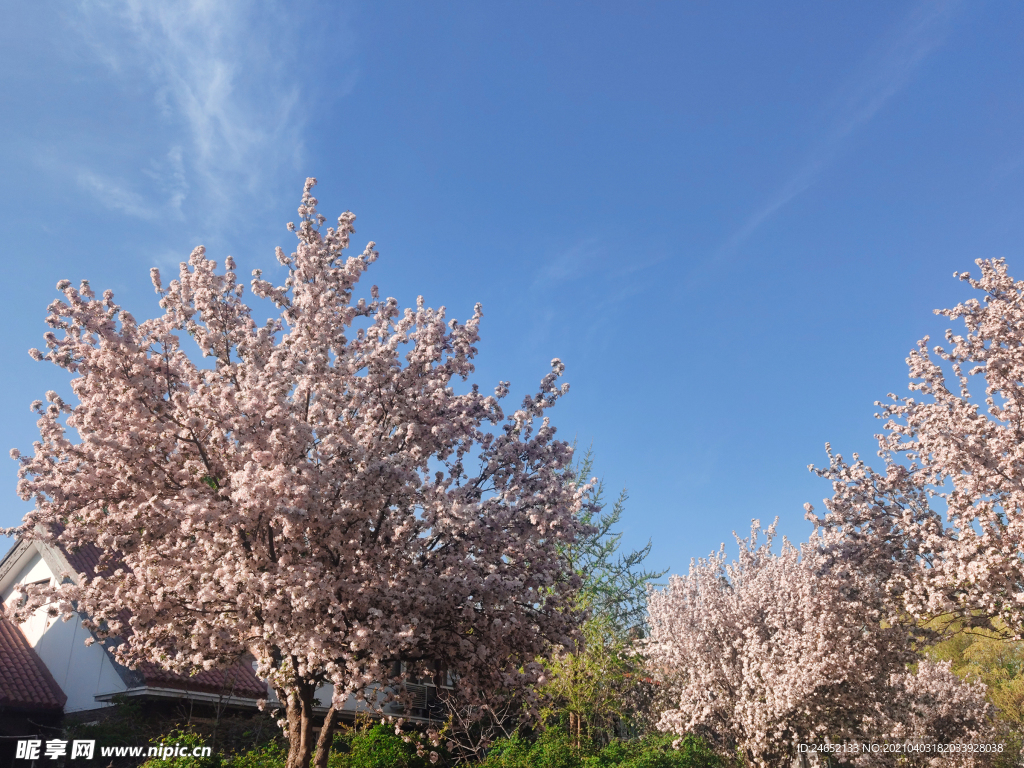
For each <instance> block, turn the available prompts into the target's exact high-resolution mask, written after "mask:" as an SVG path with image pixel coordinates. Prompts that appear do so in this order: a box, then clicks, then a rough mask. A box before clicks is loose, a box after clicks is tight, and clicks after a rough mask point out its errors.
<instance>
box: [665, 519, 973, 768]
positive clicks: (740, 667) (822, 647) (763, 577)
mask: <svg viewBox="0 0 1024 768" xmlns="http://www.w3.org/2000/svg"><path fill="white" fill-rule="evenodd" d="M759 530H760V525H759V523H757V522H756V521H755V523H754V526H753V529H752V531H751V536H750V538H749V539H746V540H744V539H739V538H738V537H737V541H738V543H739V559H738V560H736V561H734V562H731V563H729V562H727V561H726V555H725V550H724V546H723V548H722V549H721V550H719V552H718V553H715V554H712V555H711V556H710V557H708V558H707V559H701V560H699V561H696V562H694V563H691V566H690V571H689V573H688V574H687V575H686V576H673V577H672V578H671V579H670V581H669V584H668V587H667V588H666V589H664V590H662V591H655V592H652V593H651V595H650V597H649V610H650V629H651V633H650V638H649V640H648V641H647V647H646V651H647V655H648V663H649V665H650V669H651V671H652V673H653V674H654V675H655V676H656V678H657V679H658V680H659V681H660V682H661V683H662V684H663V685H665V686H667V687H668V689H669V690H671V691H672V701H673V702H674V706H672V707H671V708H668V709H666V710H665V711H664V712H663V713H662V714H661V719H660V721H659V723H658V726H659V727H660V728H661V729H662V730H665V731H671V732H674V733H686V732H697V733H702V734H705V735H707V736H708V737H709V738H710V739H711V741H712V742H713V743H714V744H715V745H716V746H717V748H718V749H720V751H721V752H722V754H723V755H735V754H736V752H737V751H739V752H740V753H741V754H742V755H743V756H744V759H745V760H746V761H747V762H748V763H749V764H750V765H753V766H758V767H759V768H777V767H778V766H782V765H788V764H789V762H790V761H791V760H792V759H793V758H794V757H795V756H797V754H798V747H799V745H800V744H822V743H833V744H843V743H850V744H856V743H861V742H864V741H876V742H882V741H884V740H886V739H892V738H899V739H901V740H903V739H905V738H914V739H927V740H930V741H946V742H948V741H955V740H959V739H965V738H968V739H969V738H975V737H976V736H978V735H979V734H980V733H981V730H982V728H983V724H984V721H985V716H986V715H987V711H988V710H987V707H988V705H987V704H986V703H985V699H984V690H983V689H982V688H979V687H977V686H967V685H965V684H962V683H960V681H959V680H958V678H956V677H955V676H954V675H952V673H950V672H949V670H948V668H946V667H937V666H936V665H929V664H928V663H927V662H922V664H921V665H920V671H919V673H918V675H910V674H908V672H907V664H908V663H909V662H912V661H914V660H915V659H916V656H915V654H914V650H913V645H912V638H911V637H910V635H909V634H908V632H907V631H906V629H905V628H903V627H900V626H892V625H888V624H887V623H886V622H885V621H884V618H885V612H884V601H883V597H884V595H883V593H881V592H880V590H879V589H878V588H877V584H876V582H875V581H874V580H873V579H872V577H871V575H870V574H866V573H863V572H861V571H858V570H857V569H850V568H848V567H847V565H846V564H844V563H843V562H842V560H841V559H838V558H837V557H836V556H835V554H836V553H835V545H836V543H837V536H836V534H833V533H823V534H815V535H814V536H812V538H811V540H810V542H808V543H807V544H804V545H802V546H801V547H800V548H797V547H795V546H793V545H792V544H790V543H789V542H788V541H785V540H784V541H783V545H782V548H781V552H780V553H778V554H775V553H773V552H772V549H771V545H772V541H773V538H774V536H775V525H774V524H773V525H772V526H770V527H769V528H768V529H767V531H766V536H765V537H764V540H763V541H761V542H760V543H759V541H758V539H759V536H758V534H759ZM940 689H941V690H940ZM937 691H938V693H937ZM809 757H810V762H811V763H812V764H818V762H817V760H818V757H819V754H818V753H813V752H812V753H809ZM876 757H877V756H876ZM875 764H880V763H875ZM946 764H952V763H946ZM965 764H966V763H965Z"/></svg>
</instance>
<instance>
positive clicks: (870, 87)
mask: <svg viewBox="0 0 1024 768" xmlns="http://www.w3.org/2000/svg"><path fill="white" fill-rule="evenodd" d="M958 4H959V0H922V2H919V3H918V5H917V6H916V7H915V8H914V10H913V11H912V12H911V13H910V14H909V15H908V16H907V18H906V19H905V20H904V21H903V23H902V24H901V25H899V26H898V27H897V28H896V29H894V30H892V31H891V32H890V33H889V34H888V35H886V36H885V37H884V38H883V39H882V40H881V41H880V43H879V44H878V45H877V46H876V47H875V48H874V49H873V50H872V51H871V52H870V53H869V54H868V55H867V56H866V57H865V59H864V61H863V62H862V63H861V65H860V67H858V69H857V70H856V71H855V72H854V73H853V75H852V76H851V77H850V79H849V80H848V81H847V83H846V85H845V86H844V87H843V88H841V89H840V91H839V93H838V94H837V95H836V97H835V98H834V100H833V104H832V108H831V110H830V111H832V112H833V113H834V118H833V119H832V120H831V122H830V123H829V124H828V128H827V129H826V130H825V131H824V133H823V135H822V137H821V138H820V139H819V140H818V141H817V142H816V143H815V144H814V145H813V146H812V147H811V148H810V149H809V150H808V152H807V154H806V155H805V157H804V159H803V161H802V162H801V163H800V164H799V165H798V166H797V168H796V170H795V171H794V172H793V174H792V175H791V176H790V177H789V178H788V179H787V180H786V181H785V182H784V183H783V184H782V185H781V186H780V187H779V188H778V189H777V190H776V192H775V193H774V194H773V195H772V196H771V197H769V198H768V199H767V200H766V201H765V202H764V203H763V204H762V205H761V206H760V207H759V208H757V210H755V211H754V212H753V213H752V214H751V215H750V217H749V218H748V219H747V220H746V221H745V222H744V224H743V226H741V227H740V228H739V229H738V230H736V232H734V233H733V234H732V235H731V236H730V237H729V238H728V239H727V240H726V242H725V243H724V244H723V245H722V247H721V248H720V250H719V252H718V254H717V257H723V256H728V255H730V254H731V253H733V252H734V251H735V250H736V248H737V247H738V246H739V245H740V244H742V243H743V242H744V241H745V240H746V239H747V238H749V237H750V236H751V235H752V234H753V233H754V232H755V231H756V230H757V229H758V228H759V227H760V226H761V225H762V224H764V223H765V222H766V221H768V220H769V219H771V218H772V217H773V216H774V215H775V214H776V213H778V212H779V211H780V210H781V209H782V208H784V207H785V206H786V205H787V204H788V203H789V202H790V201H792V200H793V199H794V198H795V197H797V196H798V195H800V194H801V193H802V192H805V191H806V190H807V189H809V188H810V187H811V186H813V185H814V184H815V182H817V181H818V179H819V178H820V176H821V174H822V173H823V172H824V171H825V170H826V169H827V168H828V166H829V165H830V164H831V163H832V161H833V160H834V159H835V158H836V156H837V155H838V154H839V152H841V151H842V149H843V146H844V145H845V144H846V142H847V140H848V139H849V138H850V137H851V136H852V135H853V134H854V133H856V131H857V130H859V129H860V128H862V127H863V126H865V125H866V124H867V123H868V122H870V121H871V119H872V118H873V117H875V115H877V114H878V113H879V111H881V109H882V108H883V107H884V106H885V105H886V104H887V103H888V102H889V101H890V100H891V99H892V98H893V97H894V96H896V95H897V94H898V93H899V92H900V91H902V90H903V89H904V88H905V87H906V86H907V85H908V84H909V83H910V81H911V80H912V79H913V77H914V75H915V73H916V72H917V71H918V69H920V67H921V65H922V64H923V63H924V62H925V60H926V59H927V58H928V57H929V56H930V55H931V54H932V53H933V52H934V51H935V50H936V49H937V48H939V47H940V46H941V45H942V44H943V42H945V40H946V37H947V36H948V34H949V31H950V28H951V24H950V21H951V19H952V16H953V13H954V11H955V9H956V6H957V5H958Z"/></svg>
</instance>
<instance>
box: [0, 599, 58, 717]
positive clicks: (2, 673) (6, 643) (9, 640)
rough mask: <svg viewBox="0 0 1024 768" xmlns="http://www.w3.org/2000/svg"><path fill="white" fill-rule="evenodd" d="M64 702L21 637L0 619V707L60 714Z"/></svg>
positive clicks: (44, 667)
mask: <svg viewBox="0 0 1024 768" xmlns="http://www.w3.org/2000/svg"><path fill="white" fill-rule="evenodd" d="M67 700H68V697H67V696H65V695H64V692H63V691H62V690H61V689H60V686H59V685H57V681H56V680H54V679H53V676H52V675H51V674H50V671H49V670H48V669H47V668H46V665H45V664H43V662H42V660H41V659H40V658H39V657H38V656H37V655H36V652H35V651H33V650H32V646H30V645H29V644H28V640H26V639H25V635H23V634H22V632H21V630H20V629H18V628H17V627H16V626H14V624H12V623H11V622H10V621H8V620H7V618H6V617H4V616H0V707H18V708H19V709H28V710H35V711H47V710H56V711H61V710H63V709H64V702H66V701H67Z"/></svg>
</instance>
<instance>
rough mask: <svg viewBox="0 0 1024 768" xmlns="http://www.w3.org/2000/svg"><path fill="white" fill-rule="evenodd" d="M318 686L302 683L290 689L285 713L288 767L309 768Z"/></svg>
mask: <svg viewBox="0 0 1024 768" xmlns="http://www.w3.org/2000/svg"><path fill="white" fill-rule="evenodd" d="M315 692H316V686H314V685H313V684H312V683H300V684H299V685H297V686H296V687H295V688H292V689H291V690H289V691H288V698H287V705H286V707H285V714H286V716H287V719H288V763H287V768H309V760H310V758H311V757H312V756H313V705H314V703H315V702H316V699H315V698H314V697H313V694H314V693H315Z"/></svg>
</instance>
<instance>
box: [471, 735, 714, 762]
mask: <svg viewBox="0 0 1024 768" xmlns="http://www.w3.org/2000/svg"><path fill="white" fill-rule="evenodd" d="M676 738H677V737H675V736H671V735H659V736H648V737H645V738H643V739H631V740H619V739H615V740H612V741H611V742H610V743H608V744H607V745H605V746H604V747H601V748H596V747H594V746H592V745H591V746H585V747H580V748H577V747H576V746H575V745H574V743H573V739H572V738H571V737H570V735H569V734H568V733H566V732H565V731H564V730H562V729H560V728H549V729H548V730H547V731H545V732H544V733H543V734H542V735H541V736H540V738H539V739H537V740H536V741H535V742H532V743H531V742H529V741H527V740H526V739H523V738H522V737H518V736H517V737H513V738H511V739H502V740H500V741H498V742H495V744H494V746H493V747H492V748H491V751H490V752H489V753H488V755H487V759H486V760H484V761H483V762H482V763H480V764H479V768H723V763H722V762H721V760H720V759H719V758H718V757H716V756H715V754H714V753H713V752H712V751H711V749H710V748H709V747H708V746H707V744H705V743H704V742H703V741H701V740H700V739H697V738H694V737H693V736H687V737H686V738H684V739H682V740H681V742H680V744H679V748H678V749H673V748H672V742H673V741H675V740H676Z"/></svg>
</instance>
